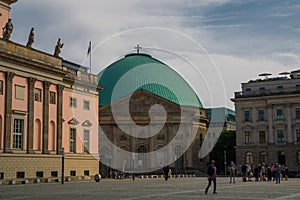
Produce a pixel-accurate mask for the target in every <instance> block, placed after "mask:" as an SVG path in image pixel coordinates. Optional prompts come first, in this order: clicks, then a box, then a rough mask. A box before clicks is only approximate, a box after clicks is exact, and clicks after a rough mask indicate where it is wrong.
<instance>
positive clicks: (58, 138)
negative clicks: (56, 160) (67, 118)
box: [56, 85, 64, 154]
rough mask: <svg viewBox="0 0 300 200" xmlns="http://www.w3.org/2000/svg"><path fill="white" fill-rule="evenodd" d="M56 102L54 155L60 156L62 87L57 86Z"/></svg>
mask: <svg viewBox="0 0 300 200" xmlns="http://www.w3.org/2000/svg"><path fill="white" fill-rule="evenodd" d="M56 90H57V102H56V108H57V119H56V120H57V122H56V123H57V125H56V128H57V129H56V132H57V134H56V137H57V138H56V154H62V123H63V121H64V120H63V116H62V110H63V108H62V105H63V90H64V86H63V85H57V86H56Z"/></svg>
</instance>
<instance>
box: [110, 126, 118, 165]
mask: <svg viewBox="0 0 300 200" xmlns="http://www.w3.org/2000/svg"><path fill="white" fill-rule="evenodd" d="M117 134H118V133H117V126H116V125H112V141H113V146H112V147H111V152H112V163H113V166H114V165H117V160H118V159H119V158H117V157H116V156H117V145H118V142H117V136H118V135H117Z"/></svg>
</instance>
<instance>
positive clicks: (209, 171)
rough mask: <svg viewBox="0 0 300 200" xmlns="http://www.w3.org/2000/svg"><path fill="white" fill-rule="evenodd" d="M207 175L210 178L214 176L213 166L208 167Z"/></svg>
mask: <svg viewBox="0 0 300 200" xmlns="http://www.w3.org/2000/svg"><path fill="white" fill-rule="evenodd" d="M207 175H209V176H212V175H214V168H213V166H211V165H210V166H208V168H207Z"/></svg>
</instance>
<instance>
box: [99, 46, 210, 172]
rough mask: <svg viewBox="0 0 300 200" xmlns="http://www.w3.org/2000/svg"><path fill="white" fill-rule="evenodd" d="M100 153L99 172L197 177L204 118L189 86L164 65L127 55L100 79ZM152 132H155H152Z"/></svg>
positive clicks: (202, 166) (201, 167)
mask: <svg viewBox="0 0 300 200" xmlns="http://www.w3.org/2000/svg"><path fill="white" fill-rule="evenodd" d="M99 85H101V87H103V90H101V91H100V92H99V96H100V98H99V106H100V107H99V123H100V132H99V155H100V161H101V163H102V167H101V168H102V172H101V173H102V174H103V175H105V176H108V175H109V174H110V173H111V171H110V170H112V169H111V168H113V169H117V170H119V171H123V172H124V171H133V172H135V173H141V174H143V173H154V172H155V171H157V170H159V169H161V168H163V166H165V165H169V166H170V167H171V168H172V169H173V171H176V173H178V174H179V173H194V174H195V173H199V172H201V171H203V170H204V169H205V168H206V164H207V159H208V158H206V157H205V158H204V159H200V158H199V150H200V147H201V144H202V141H203V139H204V138H205V135H206V127H207V123H208V120H207V118H206V114H205V109H204V108H203V107H202V104H201V102H200V100H199V98H198V97H197V95H196V94H195V93H194V91H193V90H192V88H191V87H190V86H189V85H188V83H187V82H186V81H185V80H184V79H183V78H182V77H181V76H180V75H179V74H178V73H177V72H175V71H174V70H173V69H172V68H170V67H169V66H168V65H166V64H165V63H163V62H161V61H159V60H157V59H155V58H153V57H152V56H150V55H148V54H144V53H139V52H138V53H132V54H128V55H126V56H125V57H124V58H122V59H120V60H118V61H116V62H114V63H112V64H111V65H109V66H108V67H107V68H106V69H105V70H103V71H102V72H101V73H100V75H99ZM154 132H155V133H154Z"/></svg>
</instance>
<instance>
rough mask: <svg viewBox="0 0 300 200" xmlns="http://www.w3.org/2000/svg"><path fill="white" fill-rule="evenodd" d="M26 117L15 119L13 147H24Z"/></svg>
mask: <svg viewBox="0 0 300 200" xmlns="http://www.w3.org/2000/svg"><path fill="white" fill-rule="evenodd" d="M23 133H24V119H14V133H13V148H14V149H22V148H23Z"/></svg>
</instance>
